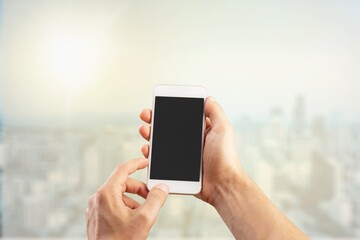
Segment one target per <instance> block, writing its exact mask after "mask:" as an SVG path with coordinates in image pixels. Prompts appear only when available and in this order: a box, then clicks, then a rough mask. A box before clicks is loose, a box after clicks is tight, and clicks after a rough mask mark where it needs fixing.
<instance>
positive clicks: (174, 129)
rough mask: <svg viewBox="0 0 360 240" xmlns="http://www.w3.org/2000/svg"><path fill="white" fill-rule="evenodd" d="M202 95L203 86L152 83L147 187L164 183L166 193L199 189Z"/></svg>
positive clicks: (203, 100) (190, 192)
mask: <svg viewBox="0 0 360 240" xmlns="http://www.w3.org/2000/svg"><path fill="white" fill-rule="evenodd" d="M205 98H206V90H205V89H204V88H203V87H198V86H174V85H158V86H156V87H155V89H154V100H153V116H152V124H151V125H152V131H151V134H150V152H149V168H148V180H147V185H148V188H149V189H151V188H152V187H153V186H155V185H157V184H159V183H164V184H166V185H167V186H168V187H169V190H170V193H178V194H196V193H199V192H200V191H201V185H202V153H203V140H204V128H205V124H204V123H205V121H204V119H205V118H204V102H205Z"/></svg>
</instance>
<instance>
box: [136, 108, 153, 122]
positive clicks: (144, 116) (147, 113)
mask: <svg viewBox="0 0 360 240" xmlns="http://www.w3.org/2000/svg"><path fill="white" fill-rule="evenodd" d="M139 116H140V119H141V120H143V121H144V122H146V123H148V124H150V123H151V116H152V111H151V109H144V110H143V111H142V112H141V113H140V115H139Z"/></svg>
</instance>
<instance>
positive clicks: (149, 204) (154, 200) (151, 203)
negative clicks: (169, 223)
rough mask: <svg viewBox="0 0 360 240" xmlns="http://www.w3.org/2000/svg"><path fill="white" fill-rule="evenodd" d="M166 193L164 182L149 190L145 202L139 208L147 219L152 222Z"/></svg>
mask: <svg viewBox="0 0 360 240" xmlns="http://www.w3.org/2000/svg"><path fill="white" fill-rule="evenodd" d="M168 195H169V188H168V187H167V186H166V185H165V184H158V185H156V186H155V187H153V189H151V191H150V192H149V194H148V197H147V198H146V201H145V203H144V204H143V205H142V206H141V208H140V211H143V213H146V215H147V216H148V217H149V219H150V220H151V221H152V222H154V221H155V219H156V216H157V214H158V213H159V211H160V209H161V207H162V206H163V205H164V203H165V200H166V198H167V196H168Z"/></svg>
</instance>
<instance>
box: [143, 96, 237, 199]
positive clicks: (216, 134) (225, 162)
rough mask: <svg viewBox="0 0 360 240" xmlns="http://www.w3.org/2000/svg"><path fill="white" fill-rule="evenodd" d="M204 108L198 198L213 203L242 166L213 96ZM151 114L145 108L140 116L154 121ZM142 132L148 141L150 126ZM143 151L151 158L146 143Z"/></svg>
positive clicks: (145, 126)
mask: <svg viewBox="0 0 360 240" xmlns="http://www.w3.org/2000/svg"><path fill="white" fill-rule="evenodd" d="M204 111H205V116H206V130H205V140H204V153H203V186H202V190H201V192H200V193H199V194H198V195H197V197H198V198H200V199H202V200H204V201H205V202H208V203H210V204H212V205H214V204H215V201H216V198H217V195H218V194H219V189H220V188H221V186H222V185H224V184H228V183H229V182H230V181H232V180H233V179H234V176H235V175H236V176H237V175H239V172H240V171H241V167H240V162H239V158H238V155H237V150H236V146H235V140H234V131H233V129H232V127H231V125H230V123H229V121H228V120H227V118H226V116H225V114H224V112H223V110H222V108H221V107H220V105H219V104H218V103H217V102H216V101H215V100H214V99H213V98H212V97H210V98H207V99H206V102H205V107H204ZM151 117H152V112H151V110H150V109H145V110H144V111H142V112H141V114H140V118H141V119H142V120H143V121H144V122H145V123H148V124H150V123H151ZM139 132H140V135H141V136H142V137H143V138H144V139H146V140H149V138H150V126H149V125H147V124H145V125H142V126H140V128H139ZM141 151H142V153H143V155H144V156H145V157H148V154H149V145H148V144H146V145H144V146H143V147H142V149H141Z"/></svg>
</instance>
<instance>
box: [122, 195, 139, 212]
mask: <svg viewBox="0 0 360 240" xmlns="http://www.w3.org/2000/svg"><path fill="white" fill-rule="evenodd" d="M122 200H123V202H124V204H125V206H127V207H128V208H131V209H136V208H138V207H140V206H141V205H140V203H138V202H137V201H135V200H134V199H132V198H130V197H128V196H126V195H123V196H122Z"/></svg>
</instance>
